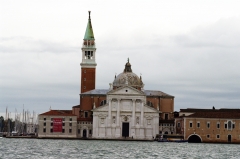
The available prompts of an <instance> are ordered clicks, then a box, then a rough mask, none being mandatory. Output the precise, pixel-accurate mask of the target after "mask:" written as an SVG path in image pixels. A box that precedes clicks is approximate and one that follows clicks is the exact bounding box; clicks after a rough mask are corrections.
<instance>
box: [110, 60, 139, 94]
mask: <svg viewBox="0 0 240 159" xmlns="http://www.w3.org/2000/svg"><path fill="white" fill-rule="evenodd" d="M122 86H131V87H134V88H136V89H139V90H141V88H142V87H143V82H142V78H141V76H140V78H139V77H138V76H137V75H136V74H135V73H133V72H132V69H131V64H130V63H129V59H128V62H127V63H126V65H125V69H124V71H123V73H120V74H119V75H118V76H115V79H114V81H113V88H118V87H122Z"/></svg>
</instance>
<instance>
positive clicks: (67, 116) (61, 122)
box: [38, 110, 77, 138]
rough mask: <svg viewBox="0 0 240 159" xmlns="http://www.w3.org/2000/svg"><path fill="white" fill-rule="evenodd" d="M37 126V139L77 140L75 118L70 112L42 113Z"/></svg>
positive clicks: (51, 111)
mask: <svg viewBox="0 0 240 159" xmlns="http://www.w3.org/2000/svg"><path fill="white" fill-rule="evenodd" d="M38 125H39V128H38V138H77V116H76V115H74V114H72V111H71V110H50V111H48V112H45V113H42V114H40V115H38Z"/></svg>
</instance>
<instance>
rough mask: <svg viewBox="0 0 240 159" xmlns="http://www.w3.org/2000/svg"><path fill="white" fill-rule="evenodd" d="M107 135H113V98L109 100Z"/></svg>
mask: <svg viewBox="0 0 240 159" xmlns="http://www.w3.org/2000/svg"><path fill="white" fill-rule="evenodd" d="M107 137H108V138H111V137H112V99H109V101H108V127H107Z"/></svg>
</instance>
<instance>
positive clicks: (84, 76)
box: [80, 11, 97, 93]
mask: <svg viewBox="0 0 240 159" xmlns="http://www.w3.org/2000/svg"><path fill="white" fill-rule="evenodd" d="M88 13H89V18H88V24H87V28H86V32H85V35H84V39H83V45H82V63H80V65H81V92H80V93H84V92H87V91H90V90H93V89H95V85H96V66H97V63H96V61H95V59H96V54H95V53H96V47H95V39H94V34H93V28H92V23H91V16H90V14H91V11H88Z"/></svg>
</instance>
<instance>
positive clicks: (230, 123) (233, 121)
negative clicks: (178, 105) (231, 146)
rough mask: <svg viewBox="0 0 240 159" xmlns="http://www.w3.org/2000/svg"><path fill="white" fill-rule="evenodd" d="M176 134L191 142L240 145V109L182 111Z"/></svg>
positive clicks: (176, 120)
mask: <svg viewBox="0 0 240 159" xmlns="http://www.w3.org/2000/svg"><path fill="white" fill-rule="evenodd" d="M180 114H181V115H180V116H179V117H178V118H176V119H175V125H176V133H178V134H182V135H183V136H184V139H185V140H188V141H189V142H212V143H240V109H181V110H180Z"/></svg>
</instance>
